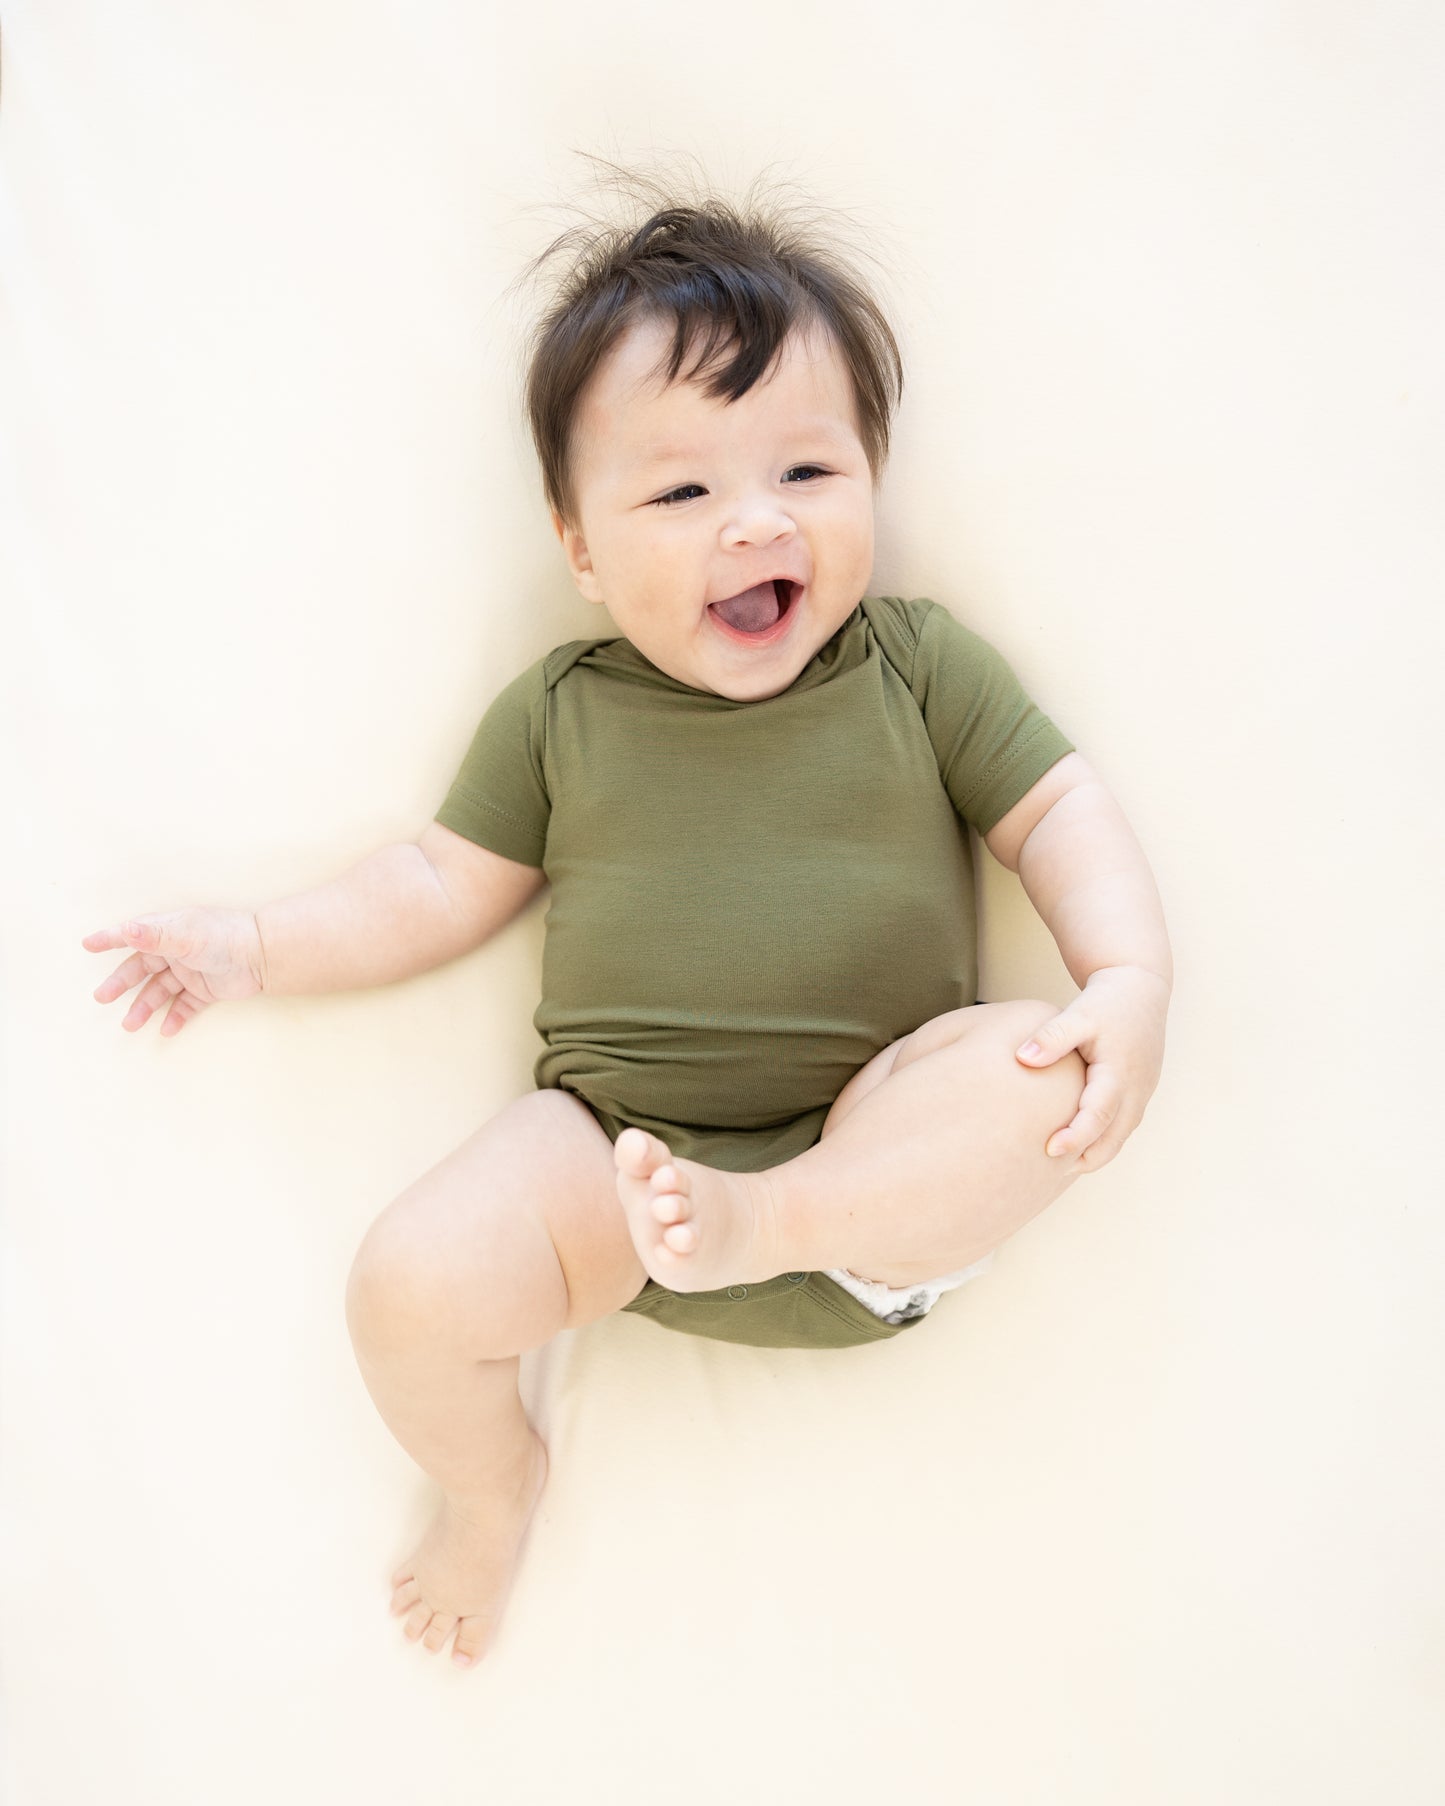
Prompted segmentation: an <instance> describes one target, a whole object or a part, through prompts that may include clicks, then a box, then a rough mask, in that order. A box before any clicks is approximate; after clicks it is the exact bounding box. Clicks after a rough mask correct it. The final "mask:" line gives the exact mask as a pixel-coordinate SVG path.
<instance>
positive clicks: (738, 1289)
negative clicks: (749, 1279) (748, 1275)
mask: <svg viewBox="0 0 1445 1806" xmlns="http://www.w3.org/2000/svg"><path fill="white" fill-rule="evenodd" d="M747 1295H748V1288H747V1287H746V1286H729V1287H728V1297H729V1298H746V1297H747Z"/></svg>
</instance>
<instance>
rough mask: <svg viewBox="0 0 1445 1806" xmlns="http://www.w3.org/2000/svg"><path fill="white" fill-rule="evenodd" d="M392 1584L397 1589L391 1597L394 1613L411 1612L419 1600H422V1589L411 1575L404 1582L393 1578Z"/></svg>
mask: <svg viewBox="0 0 1445 1806" xmlns="http://www.w3.org/2000/svg"><path fill="white" fill-rule="evenodd" d="M391 1584H392V1586H393V1588H394V1589H395V1591H394V1592H393V1593H392V1595H391V1609H392V1611H393V1612H405V1611H410V1609H411V1608H412V1606H414V1605H415V1604H416V1602H417V1600H418V1599H420V1598H421V1588H420V1587H419V1586H418V1585H417V1584H416V1582H415V1581H414V1580H413V1579H412V1578H411V1576H410V1575H408V1576H407V1577H406V1579H404V1580H397V1579H396V1578H395V1577H393V1579H392V1583H391Z"/></svg>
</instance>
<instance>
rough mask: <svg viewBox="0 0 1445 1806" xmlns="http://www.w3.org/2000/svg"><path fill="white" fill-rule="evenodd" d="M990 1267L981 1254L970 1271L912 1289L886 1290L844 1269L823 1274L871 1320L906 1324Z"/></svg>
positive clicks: (989, 1259) (987, 1256) (990, 1259)
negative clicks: (868, 1313)
mask: <svg viewBox="0 0 1445 1806" xmlns="http://www.w3.org/2000/svg"><path fill="white" fill-rule="evenodd" d="M992 1265H993V1256H992V1255H991V1254H985V1255H984V1257H983V1259H982V1260H976V1261H975V1262H974V1263H973V1265H972V1266H971V1267H964V1268H962V1269H961V1270H960V1271H959V1272H957V1273H945V1274H943V1275H942V1276H941V1277H940V1278H938V1279H925V1280H920V1281H919V1283H918V1284H917V1285H913V1286H886V1285H884V1283H883V1281H882V1280H881V1279H860V1278H859V1277H858V1275H857V1274H856V1273H850V1272H849V1271H848V1269H847V1268H846V1267H824V1268H823V1271H824V1273H826V1274H827V1276H828V1278H829V1279H836V1280H837V1282H838V1284H839V1285H840V1286H842V1288H843V1290H844V1291H845V1292H851V1293H852V1294H853V1296H854V1297H855V1298H857V1299H858V1300H859V1301H860V1302H861V1303H863V1304H866V1305H867V1307H868V1309H869V1310H870V1311H872V1313H873V1315H874V1316H875V1317H881V1318H882V1319H883V1321H884V1322H885V1323H906V1322H907V1321H908V1319H909V1318H910V1317H923V1316H926V1315H927V1314H928V1312H929V1311H931V1310H932V1309H933V1307H934V1305H935V1304H937V1303H938V1301H939V1299H940V1298H941V1297H942V1296H943V1294H944V1293H945V1292H951V1291H952V1290H953V1288H954V1287H955V1286H961V1285H964V1284H965V1283H966V1282H967V1281H968V1280H970V1279H977V1278H979V1277H980V1275H981V1274H984V1273H987V1272H988V1270H989V1268H990V1267H991V1266H992Z"/></svg>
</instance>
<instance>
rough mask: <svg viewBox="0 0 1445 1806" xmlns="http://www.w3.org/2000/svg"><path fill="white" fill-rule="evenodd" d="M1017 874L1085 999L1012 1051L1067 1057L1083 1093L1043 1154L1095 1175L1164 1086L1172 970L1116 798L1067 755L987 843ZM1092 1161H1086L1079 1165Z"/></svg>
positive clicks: (1145, 873) (1038, 1058)
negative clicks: (1069, 1159)
mask: <svg viewBox="0 0 1445 1806" xmlns="http://www.w3.org/2000/svg"><path fill="white" fill-rule="evenodd" d="M984 844H985V845H986V846H987V847H988V849H989V851H990V852H991V853H992V854H993V855H994V857H995V858H996V859H998V860H999V861H1000V862H1001V863H1002V864H1004V865H1006V866H1007V867H1008V868H1009V870H1010V871H1016V872H1017V873H1018V875H1019V878H1020V880H1021V881H1022V883H1023V887H1024V890H1025V891H1026V892H1027V894H1028V898H1029V901H1030V902H1031V903H1032V904H1033V906H1034V908H1035V909H1036V910H1037V911H1038V912H1039V914H1040V916H1042V918H1043V920H1044V922H1045V923H1046V924H1047V926H1048V929H1049V932H1050V933H1051V934H1052V935H1053V937H1054V940H1055V942H1056V943H1057V945H1058V948H1059V952H1060V953H1061V954H1062V955H1063V959H1064V964H1065V965H1066V966H1067V967H1068V969H1069V974H1070V976H1071V977H1072V978H1073V980H1074V982H1075V983H1076V984H1078V985H1080V986H1082V990H1081V992H1080V995H1079V996H1078V997H1076V998H1075V999H1074V1001H1073V1002H1072V1003H1071V1004H1070V1005H1069V1007H1068V1008H1067V1009H1066V1010H1062V1011H1060V1013H1059V1014H1058V1015H1057V1016H1055V1017H1054V1018H1053V1020H1052V1021H1050V1022H1046V1023H1045V1024H1044V1025H1043V1027H1042V1028H1041V1029H1039V1030H1038V1031H1037V1032H1036V1034H1035V1035H1034V1037H1033V1039H1032V1041H1029V1042H1026V1043H1025V1045H1024V1046H1023V1047H1021V1048H1020V1049H1019V1050H1018V1058H1019V1059H1020V1060H1023V1061H1024V1062H1025V1063H1026V1064H1028V1065H1030V1066H1049V1065H1052V1063H1053V1062H1054V1061H1055V1060H1058V1059H1060V1058H1062V1057H1063V1055H1064V1054H1066V1053H1068V1052H1069V1050H1070V1049H1071V1048H1077V1049H1078V1050H1079V1052H1080V1053H1081V1054H1082V1055H1083V1057H1084V1060H1085V1062H1086V1064H1087V1066H1088V1069H1089V1076H1088V1082H1087V1084H1086V1085H1085V1087H1084V1092H1083V1095H1082V1097H1081V1098H1080V1099H1079V1109H1078V1113H1077V1114H1076V1115H1075V1117H1074V1119H1073V1121H1072V1122H1071V1123H1069V1124H1068V1126H1067V1127H1066V1128H1063V1129H1060V1130H1059V1131H1058V1132H1057V1133H1056V1134H1054V1135H1052V1136H1051V1137H1050V1138H1049V1143H1048V1152H1049V1153H1050V1154H1054V1155H1060V1154H1074V1153H1078V1154H1084V1155H1085V1157H1084V1159H1083V1162H1082V1167H1081V1170H1083V1171H1085V1172H1097V1171H1098V1169H1099V1168H1100V1167H1101V1166H1105V1165H1107V1164H1108V1162H1109V1161H1110V1160H1112V1159H1113V1158H1114V1156H1115V1154H1117V1153H1118V1151H1119V1149H1120V1148H1121V1147H1122V1146H1123V1145H1124V1143H1125V1141H1126V1140H1127V1139H1128V1138H1129V1136H1130V1135H1132V1134H1133V1132H1134V1130H1135V1129H1136V1128H1137V1127H1138V1125H1139V1122H1140V1121H1141V1119H1142V1118H1143V1115H1144V1106H1145V1105H1146V1104H1147V1103H1148V1101H1149V1098H1150V1097H1151V1095H1152V1094H1153V1091H1154V1087H1155V1086H1156V1085H1157V1084H1158V1082H1159V1072H1160V1068H1161V1067H1162V1065H1163V1060H1164V1021H1165V1017H1166V1015H1167V1013H1168V1008H1169V996H1170V992H1171V991H1172V989H1173V984H1174V961H1173V955H1172V954H1171V952H1170V948H1169V935H1168V931H1167V929H1166V928H1165V925H1164V910H1163V906H1162V904H1161V903H1160V900H1159V891H1158V888H1157V886H1156V885H1155V883H1154V875H1153V873H1152V872H1151V871H1150V869H1149V864H1148V861H1147V860H1146V859H1145V857H1144V853H1143V849H1142V848H1141V847H1140V845H1139V842H1138V841H1137V840H1136V839H1135V837H1134V833H1133V830H1132V829H1131V828H1130V826H1129V824H1128V822H1127V821H1126V820H1125V818H1124V812H1123V810H1122V809H1121V808H1120V807H1119V805H1118V803H1117V802H1116V801H1115V800H1114V797H1113V795H1112V793H1111V792H1110V791H1109V789H1108V788H1107V787H1106V786H1105V785H1104V784H1103V783H1102V782H1101V780H1100V779H1099V777H1098V776H1097V774H1096V773H1095V772H1094V771H1093V769H1092V768H1091V767H1090V766H1089V765H1088V764H1087V762H1086V761H1085V760H1084V759H1082V758H1080V756H1079V755H1078V753H1067V754H1066V755H1065V756H1064V757H1063V758H1062V759H1060V760H1059V761H1058V763H1057V764H1056V765H1054V766H1053V767H1052V768H1051V769H1050V770H1049V771H1047V772H1045V774H1044V775H1043V777H1042V778H1040V779H1039V781H1038V783H1036V784H1035V785H1034V786H1033V788H1032V789H1031V790H1029V791H1028V792H1027V794H1026V795H1025V796H1023V797H1022V798H1021V799H1020V801H1019V802H1018V803H1016V804H1015V805H1014V807H1013V808H1012V809H1010V810H1009V812H1008V814H1007V815H1005V816H1004V817H1003V818H1002V820H1001V821H999V822H997V823H996V824H995V825H994V827H993V828H991V829H990V830H989V832H988V833H987V834H986V835H984ZM1085 1150H1087V1154H1085Z"/></svg>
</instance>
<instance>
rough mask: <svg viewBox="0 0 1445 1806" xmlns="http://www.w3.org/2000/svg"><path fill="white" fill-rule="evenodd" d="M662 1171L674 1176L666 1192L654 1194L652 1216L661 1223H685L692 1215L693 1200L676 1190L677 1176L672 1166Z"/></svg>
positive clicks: (667, 1185)
mask: <svg viewBox="0 0 1445 1806" xmlns="http://www.w3.org/2000/svg"><path fill="white" fill-rule="evenodd" d="M662 1171H663V1172H664V1173H668V1174H671V1175H672V1176H671V1178H670V1179H669V1180H668V1181H667V1184H666V1189H665V1190H663V1191H655V1192H654V1193H653V1194H652V1214H653V1216H654V1217H656V1218H657V1220H658V1222H659V1223H682V1222H685V1221H686V1220H687V1218H688V1217H690V1216H691V1215H692V1199H691V1198H689V1197H688V1196H687V1195H686V1193H684V1192H680V1191H678V1190H677V1189H676V1186H677V1175H676V1174H675V1173H673V1171H672V1168H671V1167H670V1166H666V1167H663V1168H662Z"/></svg>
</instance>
